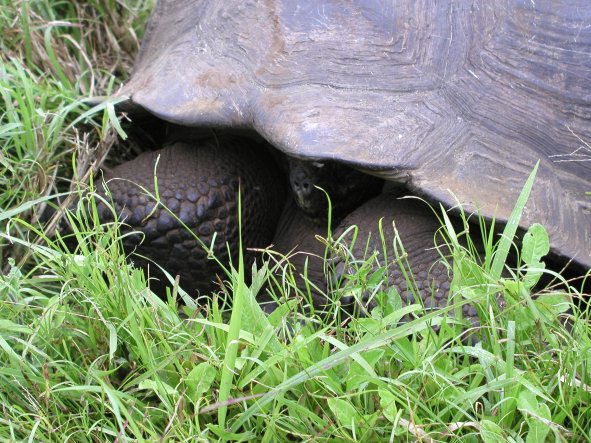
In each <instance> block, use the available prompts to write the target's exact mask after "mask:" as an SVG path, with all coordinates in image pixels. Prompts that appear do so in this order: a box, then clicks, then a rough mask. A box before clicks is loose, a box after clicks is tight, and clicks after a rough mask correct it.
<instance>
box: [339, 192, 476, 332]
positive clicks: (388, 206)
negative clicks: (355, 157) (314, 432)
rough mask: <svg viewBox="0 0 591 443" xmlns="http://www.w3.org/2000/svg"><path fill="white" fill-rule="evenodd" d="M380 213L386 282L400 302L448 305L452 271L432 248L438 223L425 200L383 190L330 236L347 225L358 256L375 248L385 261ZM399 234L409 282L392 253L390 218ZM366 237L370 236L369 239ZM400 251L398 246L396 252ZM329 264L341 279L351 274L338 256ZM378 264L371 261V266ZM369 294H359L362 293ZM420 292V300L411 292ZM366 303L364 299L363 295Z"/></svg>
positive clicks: (471, 313)
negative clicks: (384, 245)
mask: <svg viewBox="0 0 591 443" xmlns="http://www.w3.org/2000/svg"><path fill="white" fill-rule="evenodd" d="M381 218H383V221H382V226H383V235H384V239H385V244H386V253H387V256H388V275H387V279H388V280H387V282H388V286H389V287H394V288H396V290H397V291H398V293H399V294H400V296H401V299H402V302H403V303H404V304H412V303H422V304H423V306H424V307H425V308H426V309H431V308H443V307H445V306H447V305H448V304H449V289H450V282H451V275H450V272H449V271H448V269H447V268H446V266H445V265H444V264H443V263H441V261H440V258H441V256H440V254H439V252H438V251H437V250H436V249H435V248H434V245H435V243H434V240H435V233H436V232H437V230H438V229H439V228H440V224H439V222H438V220H437V219H436V217H435V215H434V214H433V212H432V211H431V210H430V209H429V208H428V207H427V206H426V204H425V203H423V202H421V201H418V200H416V199H404V200H399V199H397V198H396V196H393V195H391V194H382V195H380V196H378V197H376V198H374V199H372V200H370V201H369V202H367V203H365V204H364V205H362V206H360V207H359V208H358V209H357V210H355V211H353V212H352V213H351V214H349V215H348V216H347V217H345V218H344V219H343V221H342V222H341V224H340V225H339V226H338V227H337V229H335V232H334V233H333V238H338V237H339V236H340V235H341V234H342V233H343V232H344V231H345V229H347V228H348V227H349V226H352V225H356V226H357V227H358V233H357V238H356V240H355V243H354V245H352V253H353V256H354V257H355V258H356V259H357V260H359V259H362V258H363V257H365V256H369V255H370V254H371V253H372V252H374V251H375V252H376V253H377V256H376V261H377V262H378V263H380V264H381V265H382V266H383V265H384V264H385V261H384V247H383V245H382V239H381V238H380V232H379V229H378V222H379V220H380V219H381ZM393 222H394V224H395V226H396V230H397V231H398V234H399V236H400V239H401V241H402V244H403V246H404V251H405V252H406V254H408V255H407V257H406V261H407V262H408V265H409V267H410V269H411V271H412V273H411V274H409V275H412V277H411V282H412V280H413V278H414V282H415V285H413V286H414V287H409V286H408V284H407V280H406V278H405V276H404V273H403V271H402V269H401V268H400V266H399V265H398V264H397V261H396V258H397V257H396V254H395V251H394V247H393V241H394V237H395V232H394V228H393V225H392V223H393ZM352 236H353V233H352V232H350V233H348V234H347V235H346V236H345V238H344V240H345V244H348V245H351V240H352ZM368 239H369V240H368ZM399 252H400V253H401V252H402V251H399ZM334 265H335V270H336V277H337V279H338V280H341V284H342V283H343V282H342V280H343V279H342V278H338V277H342V276H343V275H344V273H350V272H351V269H350V266H349V265H348V264H346V262H345V261H343V258H342V257H335V259H334ZM376 268H377V265H375V266H374V270H375V269H376ZM368 295H369V294H364V296H365V297H367V296H368ZM417 295H418V297H420V300H418V299H417V298H416V296H417ZM354 301H355V300H354V298H353V296H348V297H343V298H342V299H341V302H342V304H343V305H352V304H353V303H354ZM362 302H363V303H367V302H368V300H367V299H366V300H362ZM371 307H372V304H371V303H370V304H369V306H368V305H366V306H362V310H363V309H364V310H368V309H371ZM462 311H463V312H462V314H463V316H464V318H465V319H467V320H469V321H470V322H471V323H472V324H473V325H475V324H477V323H478V317H477V314H476V310H475V308H474V307H473V306H472V305H469V304H464V305H463V310H462Z"/></svg>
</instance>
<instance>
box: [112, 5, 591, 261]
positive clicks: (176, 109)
mask: <svg viewBox="0 0 591 443" xmlns="http://www.w3.org/2000/svg"><path fill="white" fill-rule="evenodd" d="M120 95H122V96H128V97H129V99H130V100H131V102H132V103H133V104H135V105H137V106H138V107H140V108H143V109H145V110H147V111H149V112H150V113H152V114H154V115H156V116H157V117H159V118H161V119H164V120H166V121H169V122H172V123H175V124H180V125H184V126H192V127H197V126H201V127H202V126H214V127H232V128H250V129H253V130H255V131H256V132H258V133H259V134H260V135H261V136H262V137H264V138H265V139H266V140H267V141H269V142H270V143H271V144H272V145H274V146H275V147H276V148H278V149H279V150H281V151H283V152H284V153H286V154H288V155H290V156H295V157H299V158H308V159H314V160H337V161H340V162H343V163H345V164H349V165H351V166H354V167H356V168H359V169H361V170H364V171H367V172H369V173H371V174H374V175H378V176H381V177H384V178H387V179H389V180H395V181H399V182H404V183H405V184H406V186H407V187H408V188H409V189H410V190H411V191H413V192H416V193H418V194H420V195H423V196H426V197H428V198H430V199H432V200H437V201H441V202H443V203H444V204H445V205H448V206H453V205H455V204H457V202H458V201H459V202H461V203H463V204H464V205H465V207H466V208H467V209H468V210H478V211H479V212H480V213H481V214H483V215H485V216H487V217H493V216H494V217H496V219H497V220H501V221H506V220H507V218H508V217H509V215H510V213H511V210H512V208H513V205H514V204H515V201H516V199H517V196H518V195H519V192H520V191H521V189H522V186H523V184H524V182H525V180H526V178H527V176H528V174H529V173H530V172H531V171H532V169H533V167H534V165H535V164H536V162H538V161H540V166H539V170H538V174H537V179H536V184H535V186H534V189H533V191H532V195H531V197H530V200H529V202H528V204H527V206H526V210H525V213H524V216H523V217H522V220H521V223H522V227H527V226H528V225H530V224H532V223H534V222H539V223H542V224H543V225H544V226H545V227H546V228H547V229H548V231H549V235H550V239H551V246H552V251H553V252H554V253H555V254H558V255H559V256H563V257H568V258H573V259H574V260H575V261H576V262H578V263H579V264H582V265H584V266H587V267H589V266H591V196H590V195H586V192H588V191H591V148H590V147H589V145H587V144H586V143H591V2H589V0H536V1H535V2H534V1H531V0H498V1H494V2H491V1H489V0H466V1H461V2H455V1H453V0H438V1H435V0H431V1H429V0H388V1H386V0H384V1H380V0H350V1H342V0H297V1H291V0H266V1H255V0H226V1H224V2H220V1H215V0H211V1H207V0H160V1H159V2H158V4H157V7H156V9H155V11H154V13H153V15H152V18H151V20H150V23H149V26H148V28H147V30H146V34H145V37H144V41H143V44H142V48H141V51H140V54H139V58H138V60H137V63H136V66H135V68H134V71H133V73H132V76H131V78H130V79H129V81H128V83H127V84H126V85H125V86H124V88H123V89H122V91H121V92H120Z"/></svg>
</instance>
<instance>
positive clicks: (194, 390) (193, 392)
mask: <svg viewBox="0 0 591 443" xmlns="http://www.w3.org/2000/svg"><path fill="white" fill-rule="evenodd" d="M215 375H216V371H215V368H214V367H213V366H211V365H210V364H209V363H207V362H203V363H199V364H198V365H197V366H195V367H194V368H193V369H191V372H189V374H188V375H187V377H186V378H185V385H186V386H187V394H188V396H189V398H190V399H191V400H193V401H197V400H198V399H199V398H200V397H201V396H202V395H203V394H205V393H206V392H207V391H209V390H210V389H211V385H212V384H213V382H214V380H215Z"/></svg>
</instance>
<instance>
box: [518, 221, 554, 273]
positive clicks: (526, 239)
mask: <svg viewBox="0 0 591 443" xmlns="http://www.w3.org/2000/svg"><path fill="white" fill-rule="evenodd" d="M548 252H550V239H549V238H548V233H547V232H546V229H545V228H544V227H543V226H542V225H540V224H539V223H534V224H533V225H531V226H530V228H529V229H528V230H527V232H526V233H525V235H524V236H523V245H522V247H521V259H522V260H523V261H524V263H526V264H528V265H534V264H537V263H539V262H540V260H541V259H542V257H544V256H545V255H546V254H548Z"/></svg>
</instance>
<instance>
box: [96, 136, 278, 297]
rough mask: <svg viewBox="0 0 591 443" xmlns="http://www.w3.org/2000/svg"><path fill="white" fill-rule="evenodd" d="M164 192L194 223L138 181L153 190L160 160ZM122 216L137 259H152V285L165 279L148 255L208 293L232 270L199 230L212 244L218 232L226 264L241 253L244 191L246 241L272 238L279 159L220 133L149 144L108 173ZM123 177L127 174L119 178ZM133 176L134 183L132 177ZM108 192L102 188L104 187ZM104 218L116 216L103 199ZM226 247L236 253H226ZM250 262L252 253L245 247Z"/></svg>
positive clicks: (192, 289) (192, 288)
mask: <svg viewBox="0 0 591 443" xmlns="http://www.w3.org/2000/svg"><path fill="white" fill-rule="evenodd" d="M158 157H159V160H158V164H157V168H156V174H157V177H158V181H157V182H158V193H159V196H160V199H161V203H162V205H164V206H166V207H167V208H168V209H170V211H172V212H173V213H174V214H176V216H177V217H178V218H179V219H180V220H181V221H182V222H183V223H184V224H185V225H186V226H187V227H188V228H189V229H190V230H191V231H192V232H189V231H188V230H187V229H186V228H184V227H183V226H182V225H181V224H180V223H179V222H178V221H177V220H175V218H174V217H173V216H172V215H171V214H170V213H169V212H168V211H167V210H165V209H164V208H163V206H162V205H158V206H157V207H156V209H154V207H155V202H154V200H153V198H151V197H149V196H147V195H146V193H145V192H144V191H143V190H142V189H140V187H143V188H145V189H147V190H148V191H149V192H150V193H155V186H154V167H155V164H156V160H157V158H158ZM105 179H106V181H108V187H109V189H110V192H111V195H112V198H113V202H114V205H115V209H116V211H117V213H118V214H119V219H120V220H121V221H122V222H123V223H125V225H127V226H128V228H126V229H125V230H124V232H125V233H128V232H130V231H139V232H140V234H133V235H126V236H125V237H124V239H123V246H124V249H125V251H126V252H127V253H128V254H130V253H132V252H135V253H136V254H135V255H133V256H132V260H133V262H134V263H136V264H137V265H139V266H141V267H142V268H144V269H148V267H149V275H150V277H157V279H159V280H160V282H158V281H152V283H151V284H152V288H153V289H155V291H156V292H157V293H158V292H160V291H162V289H163V287H164V286H165V285H166V284H167V280H165V278H164V276H163V275H162V274H161V273H160V272H159V271H158V268H157V267H156V266H154V265H153V264H150V262H149V261H147V260H144V259H142V258H141V257H139V256H140V255H141V256H145V257H148V258H149V259H150V260H153V261H154V262H156V263H157V264H158V265H160V266H162V267H163V268H164V269H166V270H167V271H168V272H169V273H170V274H171V275H172V276H173V277H174V276H175V275H177V274H178V275H180V284H181V287H182V288H183V289H185V290H186V291H187V292H189V294H190V295H192V296H196V295H197V293H196V291H199V292H201V293H202V294H205V295H209V294H210V293H211V291H212V290H214V288H215V287H216V286H215V284H214V281H215V280H216V279H217V276H219V277H221V278H222V279H224V278H226V276H225V275H223V273H222V272H221V269H220V267H219V265H218V264H217V263H216V262H215V261H214V260H211V259H208V254H207V252H206V251H205V250H204V248H203V247H202V245H201V244H200V243H199V242H198V241H197V240H196V239H195V238H194V236H193V234H195V235H197V236H198V237H199V238H200V239H201V241H202V242H203V243H204V244H205V245H206V246H207V247H209V246H210V244H211V241H212V238H213V236H214V234H215V235H216V239H215V244H214V246H213V251H212V252H213V254H214V255H215V257H216V258H217V259H219V260H220V261H221V263H222V264H224V266H227V265H228V263H229V262H230V259H231V260H232V263H233V264H234V266H237V257H238V244H239V243H238V239H239V236H238V234H239V233H238V218H237V217H238V192H239V188H240V191H241V195H242V239H243V247H244V249H245V250H246V248H252V247H258V248H260V247H266V246H267V245H268V244H269V243H270V242H271V240H272V238H273V233H274V231H275V225H276V224H277V220H278V218H279V215H280V213H281V209H282V206H283V202H284V186H283V184H282V181H281V178H280V174H279V171H278V170H277V166H276V165H275V164H274V162H273V161H272V160H271V158H270V156H269V155H268V153H267V152H266V151H265V150H264V149H263V148H262V147H260V146H258V145H257V144H256V143H254V142H252V141H250V140H247V139H246V140H245V139H240V138H237V137H236V138H234V137H233V138H230V137H228V138H222V139H220V140H219V143H218V141H217V140H216V141H210V142H201V141H200V142H195V141H176V142H174V143H172V144H170V145H168V146H166V147H165V148H163V149H160V150H158V151H153V152H145V153H143V154H141V155H139V156H138V157H137V158H135V159H134V160H132V161H129V162H127V163H124V164H121V165H119V166H117V167H115V168H114V169H112V170H110V171H108V172H107V173H105ZM121 179H123V180H121ZM132 182H133V183H132ZM101 192H102V193H103V194H104V190H102V191H101ZM99 210H100V215H101V220H102V221H107V220H110V219H112V214H111V212H110V210H108V209H107V208H106V207H105V206H104V205H100V207H99ZM228 249H229V251H230V255H229V254H228ZM245 258H246V268H247V269H250V266H251V265H252V262H253V259H254V254H251V253H246V254H245Z"/></svg>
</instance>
